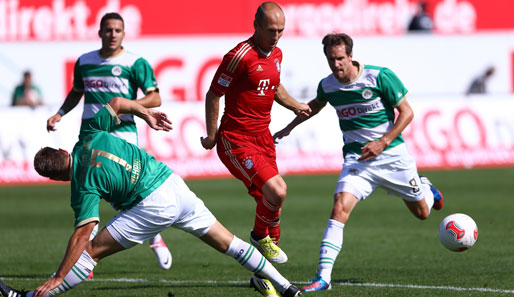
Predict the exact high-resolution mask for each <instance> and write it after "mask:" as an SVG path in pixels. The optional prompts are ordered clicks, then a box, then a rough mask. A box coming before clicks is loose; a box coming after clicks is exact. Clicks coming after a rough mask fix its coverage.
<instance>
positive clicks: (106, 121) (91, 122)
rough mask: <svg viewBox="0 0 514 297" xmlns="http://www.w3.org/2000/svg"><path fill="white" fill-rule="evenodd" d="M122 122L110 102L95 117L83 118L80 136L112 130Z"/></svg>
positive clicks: (81, 137)
mask: <svg viewBox="0 0 514 297" xmlns="http://www.w3.org/2000/svg"><path fill="white" fill-rule="evenodd" d="M120 123H121V121H120V119H119V118H118V116H117V115H116V113H115V112H114V110H113V109H112V108H111V106H110V105H109V104H106V105H105V106H104V107H103V108H102V109H100V110H99V111H98V112H97V113H96V114H95V115H94V116H93V117H91V118H89V119H83V120H82V125H81V126H80V134H79V138H80V139H83V138H84V137H86V136H87V135H91V134H93V133H96V132H100V131H107V132H111V131H113V130H114V127H116V126H117V125H119V124H120Z"/></svg>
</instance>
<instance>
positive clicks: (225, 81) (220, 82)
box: [210, 50, 245, 97]
mask: <svg viewBox="0 0 514 297" xmlns="http://www.w3.org/2000/svg"><path fill="white" fill-rule="evenodd" d="M236 53H237V52H236V51H234V50H232V51H230V52H228V53H227V54H226V55H225V56H224V57H223V61H222V62H221V64H220V66H219V67H218V70H217V71H216V74H215V75H214V78H213V79H212V82H211V87H210V90H211V91H212V92H213V93H214V94H216V96H218V97H221V96H223V95H225V94H226V93H227V92H228V90H229V89H230V88H231V87H232V86H233V85H234V84H235V82H234V81H235V80H236V79H237V77H238V76H239V74H240V73H241V72H242V71H243V69H244V68H245V63H244V59H243V58H244V57H241V55H236Z"/></svg>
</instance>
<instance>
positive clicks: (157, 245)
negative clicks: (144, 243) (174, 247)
mask: <svg viewBox="0 0 514 297" xmlns="http://www.w3.org/2000/svg"><path fill="white" fill-rule="evenodd" d="M154 240H155V241H153V242H151V243H150V248H152V250H153V252H154V253H155V257H156V258H157V263H158V264H159V267H161V268H162V269H164V270H168V269H170V267H171V263H172V260H173V259H172V257H171V253H170V250H169V249H168V247H167V246H166V243H164V240H162V237H161V235H160V234H157V236H155V238H154Z"/></svg>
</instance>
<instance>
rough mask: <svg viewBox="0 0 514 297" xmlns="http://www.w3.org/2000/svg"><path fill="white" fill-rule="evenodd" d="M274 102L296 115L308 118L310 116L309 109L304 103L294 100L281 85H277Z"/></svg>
mask: <svg viewBox="0 0 514 297" xmlns="http://www.w3.org/2000/svg"><path fill="white" fill-rule="evenodd" d="M275 101H277V103H278V104H280V105H282V106H284V107H285V108H287V109H289V110H292V111H293V112H294V113H295V114H296V115H298V116H299V115H301V116H309V115H310V114H311V108H310V106H309V105H307V104H305V103H300V102H298V101H297V100H296V99H294V98H293V97H292V96H291V95H289V93H288V92H287V90H286V88H284V86H282V84H280V85H278V87H277V91H276V92H275Z"/></svg>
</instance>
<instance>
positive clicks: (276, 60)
mask: <svg viewBox="0 0 514 297" xmlns="http://www.w3.org/2000/svg"><path fill="white" fill-rule="evenodd" d="M275 65H276V66H277V71H278V72H280V62H279V61H278V59H275Z"/></svg>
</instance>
